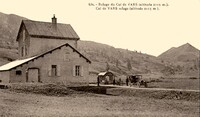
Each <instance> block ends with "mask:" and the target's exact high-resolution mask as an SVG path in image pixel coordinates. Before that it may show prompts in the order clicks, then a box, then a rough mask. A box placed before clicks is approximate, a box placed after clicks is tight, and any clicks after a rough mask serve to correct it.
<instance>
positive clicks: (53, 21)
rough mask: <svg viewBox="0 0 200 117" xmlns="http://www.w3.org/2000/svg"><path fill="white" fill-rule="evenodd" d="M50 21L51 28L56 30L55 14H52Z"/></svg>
mask: <svg viewBox="0 0 200 117" xmlns="http://www.w3.org/2000/svg"><path fill="white" fill-rule="evenodd" d="M51 19H52V25H53V28H55V29H56V28H57V18H56V17H55V14H53V17H52V18H51Z"/></svg>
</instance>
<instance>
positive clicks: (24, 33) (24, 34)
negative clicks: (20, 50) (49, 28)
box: [22, 30, 26, 43]
mask: <svg viewBox="0 0 200 117" xmlns="http://www.w3.org/2000/svg"><path fill="white" fill-rule="evenodd" d="M25 36H26V32H25V30H23V36H22V38H23V43H24V42H25V38H26V37H25Z"/></svg>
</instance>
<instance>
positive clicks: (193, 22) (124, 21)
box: [0, 0, 200, 56]
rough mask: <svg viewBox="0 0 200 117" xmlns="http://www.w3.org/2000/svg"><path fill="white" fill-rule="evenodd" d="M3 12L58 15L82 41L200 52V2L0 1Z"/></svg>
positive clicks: (158, 51)
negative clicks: (183, 47)
mask: <svg viewBox="0 0 200 117" xmlns="http://www.w3.org/2000/svg"><path fill="white" fill-rule="evenodd" d="M90 3H92V4H94V5H96V4H97V6H89V4H90ZM99 3H101V4H102V3H104V4H112V3H113V4H114V5H115V6H116V5H120V4H121V5H123V4H126V5H128V3H137V5H139V4H140V3H145V4H149V3H150V4H166V3H167V4H168V5H169V6H167V7H166V6H165V7H159V10H155V11H152V10H126V11H125V10H119V8H121V7H122V6H117V7H118V10H108V7H106V6H101V7H106V9H107V10H99V7H100V6H98V4H99ZM124 7H127V8H129V7H131V6H124ZM135 7H139V6H135ZM141 7H142V8H144V7H145V8H147V7H148V6H141ZM150 7H151V6H150ZM148 8H149V7H148ZM151 8H152V7H151ZM156 8H157V7H156ZM0 12H2V13H6V14H16V15H19V16H23V17H26V18H28V19H31V20H36V21H46V22H51V18H52V16H53V14H55V15H56V17H57V20H58V23H66V24H71V25H72V27H73V28H74V30H75V31H76V32H77V34H78V35H79V37H80V39H81V40H87V41H95V42H98V43H103V44H108V45H111V46H113V47H116V48H123V49H128V50H132V51H135V50H136V51H141V52H142V53H147V54H151V55H154V56H158V55H160V54H161V53H163V52H164V51H166V50H168V49H170V48H171V47H178V46H181V45H183V44H185V43H190V44H191V45H193V46H194V47H196V48H198V49H200V41H199V40H200V0H0Z"/></svg>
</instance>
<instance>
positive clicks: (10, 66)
mask: <svg viewBox="0 0 200 117" xmlns="http://www.w3.org/2000/svg"><path fill="white" fill-rule="evenodd" d="M63 46H69V47H70V48H72V49H73V52H76V53H78V54H79V56H80V57H83V58H84V59H85V60H86V62H89V63H91V61H90V60H89V59H88V58H86V57H85V56H84V55H82V54H81V53H80V52H79V51H77V50H76V49H75V48H73V47H72V46H71V45H69V44H68V43H66V44H63V45H61V46H59V47H56V48H54V49H51V50H49V51H47V52H45V53H42V54H40V55H38V56H34V57H30V58H26V59H22V60H15V61H13V62H10V63H7V64H5V65H3V66H0V71H8V70H10V69H13V68H16V67H18V66H20V65H23V64H25V63H27V62H29V61H32V60H34V59H37V58H39V57H43V56H45V55H46V54H49V53H52V52H53V51H55V50H57V49H60V48H61V47H63Z"/></svg>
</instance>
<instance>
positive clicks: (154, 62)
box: [78, 41, 164, 74]
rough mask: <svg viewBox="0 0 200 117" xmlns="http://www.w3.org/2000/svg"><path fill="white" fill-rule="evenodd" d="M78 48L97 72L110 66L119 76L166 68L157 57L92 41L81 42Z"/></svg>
mask: <svg viewBox="0 0 200 117" xmlns="http://www.w3.org/2000/svg"><path fill="white" fill-rule="evenodd" d="M78 47H79V50H80V51H81V52H82V53H83V54H85V55H86V56H87V57H89V58H90V59H91V60H92V62H93V64H92V69H95V70H97V71H105V70H106V66H108V65H109V68H110V70H111V71H114V72H116V73H119V74H130V73H152V72H160V70H161V69H163V68H164V65H163V64H162V63H161V61H160V60H159V59H157V58H156V57H155V56H151V55H148V54H143V53H138V52H136V51H135V52H134V51H129V50H125V49H119V48H114V47H112V46H109V45H105V44H100V43H96V42H92V41H79V43H78ZM107 64H108V65H107ZM128 64H129V65H128ZM128 66H129V67H128Z"/></svg>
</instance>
